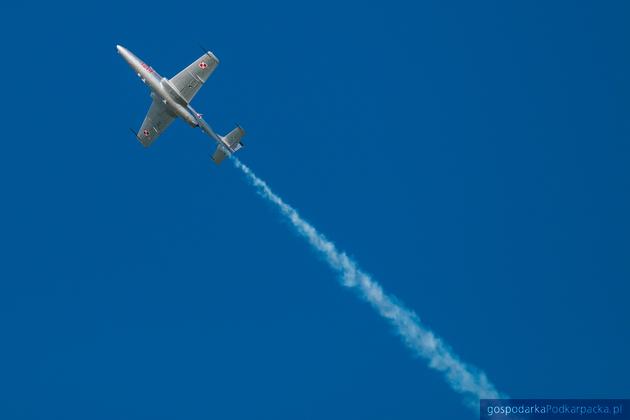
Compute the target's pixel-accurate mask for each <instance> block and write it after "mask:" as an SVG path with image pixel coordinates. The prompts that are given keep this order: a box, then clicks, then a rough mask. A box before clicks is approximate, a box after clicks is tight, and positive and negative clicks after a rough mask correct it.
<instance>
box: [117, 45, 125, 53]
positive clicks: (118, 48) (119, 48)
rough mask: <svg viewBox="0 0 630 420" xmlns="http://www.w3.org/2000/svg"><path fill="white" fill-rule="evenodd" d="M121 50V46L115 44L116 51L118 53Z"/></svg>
mask: <svg viewBox="0 0 630 420" xmlns="http://www.w3.org/2000/svg"><path fill="white" fill-rule="evenodd" d="M122 50H123V47H121V46H120V45H116V51H118V54H120V53H121V52H122Z"/></svg>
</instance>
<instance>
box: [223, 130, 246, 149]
mask: <svg viewBox="0 0 630 420" xmlns="http://www.w3.org/2000/svg"><path fill="white" fill-rule="evenodd" d="M244 135H245V130H243V129H242V128H241V127H238V126H237V127H236V128H235V129H234V130H232V131H230V132H229V133H228V134H227V135H226V136H225V137H221V138H222V139H223V141H224V142H225V143H226V145H227V146H228V147H229V148H230V149H231V150H232V152H236V151H237V150H238V149H240V148H241V147H243V146H244V144H243V143H241V139H242V138H243V136H244Z"/></svg>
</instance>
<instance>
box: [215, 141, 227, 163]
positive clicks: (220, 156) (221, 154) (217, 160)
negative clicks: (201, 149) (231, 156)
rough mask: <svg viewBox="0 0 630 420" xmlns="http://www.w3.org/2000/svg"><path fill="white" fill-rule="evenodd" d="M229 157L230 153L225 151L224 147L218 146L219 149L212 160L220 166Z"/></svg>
mask: <svg viewBox="0 0 630 420" xmlns="http://www.w3.org/2000/svg"><path fill="white" fill-rule="evenodd" d="M227 156H228V153H227V152H226V151H225V149H224V148H223V146H221V145H218V146H217V149H216V150H215V151H214V154H213V155H212V160H213V161H214V163H216V164H217V165H218V164H220V163H221V162H223V159H225V158H226V157H227Z"/></svg>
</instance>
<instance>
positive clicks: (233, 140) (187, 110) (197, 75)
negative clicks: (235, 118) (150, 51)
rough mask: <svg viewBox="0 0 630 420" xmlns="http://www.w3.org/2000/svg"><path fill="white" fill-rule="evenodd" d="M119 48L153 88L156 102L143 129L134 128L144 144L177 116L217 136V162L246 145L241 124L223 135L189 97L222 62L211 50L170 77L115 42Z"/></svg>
mask: <svg viewBox="0 0 630 420" xmlns="http://www.w3.org/2000/svg"><path fill="white" fill-rule="evenodd" d="M116 50H118V54H120V55H121V56H122V57H123V58H124V59H125V61H126V62H127V63H128V64H129V66H131V68H132V69H133V70H134V71H135V72H136V73H137V75H138V77H140V80H142V83H144V84H146V85H147V86H148V87H149V89H150V90H151V98H152V99H153V103H151V107H150V108H149V112H148V113H147V116H146V117H145V118H144V122H143V123H142V127H140V132H139V133H138V132H136V131H134V130H131V131H132V132H133V133H134V134H135V136H136V138H137V139H138V140H140V143H142V145H143V146H144V147H149V146H150V145H151V144H152V143H153V142H154V141H155V139H157V138H158V137H159V136H160V134H162V133H163V132H164V130H166V129H167V128H168V126H169V125H170V124H171V123H172V122H173V120H174V119H175V118H177V117H179V118H181V119H182V120H184V121H185V122H186V123H187V124H188V125H190V126H191V127H193V128H194V127H199V128H201V130H202V131H203V132H204V133H206V134H207V135H208V136H210V137H211V138H212V139H214V140H216V142H217V143H218V144H217V148H216V150H215V152H214V154H213V155H212V160H213V161H214V162H215V163H216V164H217V165H218V164H220V163H221V162H222V161H223V159H225V158H226V157H227V156H229V155H231V154H232V153H235V152H236V151H237V150H239V149H240V148H242V147H243V146H244V144H243V143H242V142H241V138H242V137H243V136H244V135H245V131H244V130H243V129H242V128H241V127H240V126H237V127H236V128H235V129H234V130H232V131H230V132H229V133H228V134H227V135H225V136H220V135H218V134H216V133H215V132H214V130H212V128H211V127H210V126H209V125H208V123H206V121H205V120H204V119H203V116H202V114H200V113H198V112H197V111H195V110H194V109H193V107H191V106H190V101H191V100H192V99H193V97H194V96H195V95H196V94H197V92H198V91H199V89H200V88H201V86H202V85H203V84H204V83H205V82H206V80H208V78H209V77H210V75H211V74H212V72H213V71H214V69H215V68H216V67H217V65H218V64H219V60H218V59H217V57H216V56H215V55H214V54H212V52H210V51H207V52H206V53H204V55H202V56H201V57H199V58H198V59H197V60H196V61H195V62H193V63H192V64H191V65H189V66H188V67H186V68H185V69H184V70H182V71H180V72H179V73H177V75H175V77H173V78H172V79H170V80H169V79H167V78H166V77H162V76H160V75H159V74H158V72H156V71H155V69H153V67H151V66H149V65H148V64H146V63H145V62H144V61H142V60H140V59H139V58H138V57H136V56H135V55H134V54H132V53H131V52H130V51H129V50H128V49H126V48H125V47H123V46H120V45H116Z"/></svg>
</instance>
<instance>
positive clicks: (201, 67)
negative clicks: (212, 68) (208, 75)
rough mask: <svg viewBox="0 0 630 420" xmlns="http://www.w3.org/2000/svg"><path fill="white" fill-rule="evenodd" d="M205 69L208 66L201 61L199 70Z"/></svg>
mask: <svg viewBox="0 0 630 420" xmlns="http://www.w3.org/2000/svg"><path fill="white" fill-rule="evenodd" d="M206 67H208V65H207V64H206V62H205V61H202V62H201V63H199V68H200V69H202V70H203V69H205V68H206Z"/></svg>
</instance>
